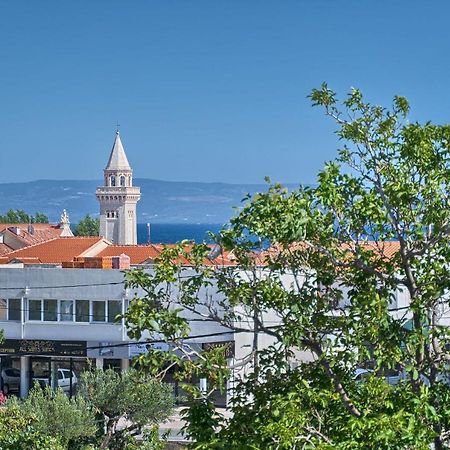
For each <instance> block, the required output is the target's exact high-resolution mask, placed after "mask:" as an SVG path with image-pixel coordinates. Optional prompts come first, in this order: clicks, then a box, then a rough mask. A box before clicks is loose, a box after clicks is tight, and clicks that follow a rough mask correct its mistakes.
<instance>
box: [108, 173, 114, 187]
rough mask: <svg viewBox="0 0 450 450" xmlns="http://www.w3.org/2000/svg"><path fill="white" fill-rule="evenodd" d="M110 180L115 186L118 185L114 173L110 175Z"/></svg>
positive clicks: (111, 184)
mask: <svg viewBox="0 0 450 450" xmlns="http://www.w3.org/2000/svg"><path fill="white" fill-rule="evenodd" d="M109 182H110V184H109V185H110V186H115V185H116V177H115V176H114V175H111V176H110V177H109Z"/></svg>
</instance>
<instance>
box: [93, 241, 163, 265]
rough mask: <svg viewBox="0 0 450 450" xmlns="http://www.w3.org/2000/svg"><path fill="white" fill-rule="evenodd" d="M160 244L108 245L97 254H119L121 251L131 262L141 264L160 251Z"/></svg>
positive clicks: (157, 254)
mask: <svg viewBox="0 0 450 450" xmlns="http://www.w3.org/2000/svg"><path fill="white" fill-rule="evenodd" d="M160 247H161V246H160V245H154V244H148V245H109V246H108V247H107V248H105V249H104V250H103V251H101V252H100V253H99V254H98V255H97V256H120V255H121V254H122V253H123V254H125V255H127V256H129V257H130V263H131V264H143V263H144V262H146V261H148V260H154V259H155V258H157V257H158V256H159V254H160V253H161V248H160Z"/></svg>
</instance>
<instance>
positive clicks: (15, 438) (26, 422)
mask: <svg viewBox="0 0 450 450" xmlns="http://www.w3.org/2000/svg"><path fill="white" fill-rule="evenodd" d="M34 424H35V417H34V416H33V415H30V414H27V413H25V412H24V411H23V410H22V409H21V407H20V404H19V403H18V402H8V404H7V406H4V407H2V408H0V449H2V450H3V449H5V450H6V449H7V450H24V449H26V450H64V447H63V446H62V445H61V443H60V441H59V439H57V438H55V437H52V436H49V435H46V434H45V433H43V432H41V431H40V430H38V429H37V428H36V427H35V425H34Z"/></svg>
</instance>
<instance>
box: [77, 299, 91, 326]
mask: <svg viewBox="0 0 450 450" xmlns="http://www.w3.org/2000/svg"><path fill="white" fill-rule="evenodd" d="M75 305H76V315H75V320H76V321H77V322H89V300H77V301H76V303H75Z"/></svg>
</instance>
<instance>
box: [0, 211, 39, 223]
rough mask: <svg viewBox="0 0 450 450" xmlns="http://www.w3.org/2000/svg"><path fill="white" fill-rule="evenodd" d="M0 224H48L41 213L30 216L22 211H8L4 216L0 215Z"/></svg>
mask: <svg viewBox="0 0 450 450" xmlns="http://www.w3.org/2000/svg"><path fill="white" fill-rule="evenodd" d="M0 223H48V217H47V216H46V215H45V214H44V213H41V212H37V213H36V214H35V215H34V216H31V215H29V214H28V213H26V212H25V211H24V210H23V209H16V210H14V209H10V210H9V211H7V212H6V213H5V215H3V216H2V215H0Z"/></svg>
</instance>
